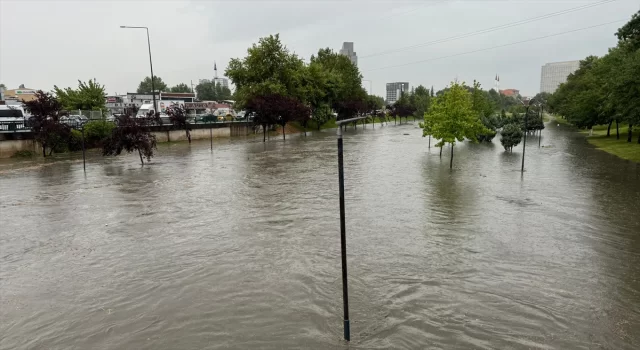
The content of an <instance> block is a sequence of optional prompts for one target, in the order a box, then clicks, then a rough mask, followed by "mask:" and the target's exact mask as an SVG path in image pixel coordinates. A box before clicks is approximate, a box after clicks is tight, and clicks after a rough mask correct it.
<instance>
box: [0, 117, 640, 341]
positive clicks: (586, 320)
mask: <svg viewBox="0 0 640 350" xmlns="http://www.w3.org/2000/svg"><path fill="white" fill-rule="evenodd" d="M416 126H417V124H411V123H409V124H407V125H402V126H397V127H396V126H393V125H388V126H384V127H380V126H376V128H375V129H372V128H367V129H366V130H363V129H362V128H361V127H358V129H356V130H354V129H352V128H349V129H348V130H347V131H346V132H345V174H346V179H345V180H346V198H347V208H346V209H347V235H348V239H347V242H348V247H347V249H348V254H349V268H350V270H349V271H350V296H351V314H352V332H353V334H352V339H353V342H352V343H351V345H350V346H349V347H350V348H362V349H372V348H380V349H386V348H424V347H437V348H447V349H468V348H487V349H489V348H491V349H493V348H548V349H582V348H599V347H601V348H615V349H634V348H636V347H637V345H638V343H639V342H640V338H639V335H638V333H637V332H635V330H636V329H640V313H639V312H638V311H637V305H638V303H639V302H640V299H639V298H640V297H639V295H640V282H639V281H640V277H639V276H640V238H639V236H638V234H637V233H638V232H640V221H638V219H637V215H636V213H638V212H640V203H639V202H640V201H638V200H637V199H638V198H640V169H639V168H638V166H637V165H635V164H633V163H629V162H624V161H620V160H618V159H615V158H613V157H611V156H609V155H606V154H604V153H602V152H599V151H596V150H594V149H592V148H591V147H590V146H588V145H587V144H586V143H585V142H584V139H583V137H582V136H580V135H577V134H575V133H572V132H569V131H568V130H566V129H564V128H557V127H548V128H547V129H545V131H544V135H543V140H542V141H543V142H542V144H543V145H545V146H548V147H541V148H538V147H537V145H535V143H536V142H537V140H536V138H529V139H528V141H529V143H528V147H527V159H526V163H525V166H526V170H527V171H526V173H525V175H524V176H523V177H521V175H520V171H519V170H520V161H521V158H520V156H521V151H522V146H519V147H517V148H515V149H514V152H513V154H510V153H505V152H503V149H502V147H501V145H500V144H499V138H496V139H494V142H493V143H492V144H468V143H464V144H459V145H457V146H456V148H455V157H454V169H453V171H451V170H449V168H448V165H449V164H448V163H449V152H450V151H449V149H448V147H447V149H445V150H444V152H443V157H442V159H440V157H439V149H437V148H432V149H431V150H429V149H427V140H426V139H424V138H422V137H420V136H421V131H420V130H419V129H418V128H416ZM406 134H408V135H406ZM260 141H261V136H258V137H256V138H251V137H249V138H247V139H216V140H214V143H215V144H214V150H213V152H212V151H211V150H210V149H209V142H208V141H202V142H200V141H196V142H194V143H193V144H192V145H190V146H189V145H188V144H185V143H178V144H167V145H160V146H159V149H158V155H157V157H155V158H154V159H153V160H152V162H151V163H150V164H147V165H145V166H140V165H139V164H138V159H137V155H129V156H126V155H125V156H122V157H115V158H106V159H105V158H102V157H100V156H99V154H90V155H89V159H88V163H87V176H86V178H85V176H84V172H83V171H82V161H81V160H78V159H76V158H73V157H70V158H69V159H61V160H58V161H56V162H50V161H47V162H34V163H22V162H21V163H19V164H18V165H15V164H12V165H7V164H9V163H7V161H3V163H2V169H3V170H2V172H1V173H0V191H1V193H2V202H1V203H0V210H2V215H3V218H5V217H6V216H7V213H8V216H9V217H10V218H11V219H10V220H6V219H5V220H4V221H3V225H1V226H0V247H2V248H1V250H0V259H1V261H0V298H1V299H0V302H1V303H2V320H3V322H2V323H0V334H1V336H0V344H1V347H2V348H7V349H12V348H42V347H46V348H68V347H73V346H76V347H79V348H92V349H111V348H136V349H175V348H261V349H265V348H266V349H268V348H274V349H275V348H278V349H279V348H299V347H304V348H342V347H344V348H347V346H346V345H344V343H343V342H342V341H341V340H340V338H341V334H342V329H341V326H342V323H341V315H342V300H341V279H340V260H339V256H340V247H339V225H338V200H337V187H338V186H337V185H338V184H337V170H336V164H337V157H336V149H335V147H336V146H335V145H336V139H335V131H321V132H313V133H309V135H308V136H307V137H306V138H305V137H304V136H291V137H287V140H286V141H282V140H281V139H280V138H277V139H272V140H271V141H270V142H267V143H262V142H260ZM432 144H435V140H432ZM16 168H17V170H16Z"/></svg>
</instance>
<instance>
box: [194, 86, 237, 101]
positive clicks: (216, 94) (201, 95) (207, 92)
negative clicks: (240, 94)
mask: <svg viewBox="0 0 640 350" xmlns="http://www.w3.org/2000/svg"><path fill="white" fill-rule="evenodd" d="M196 94H197V96H198V99H199V100H201V101H223V100H230V99H231V90H229V88H228V87H225V86H222V85H221V84H220V83H214V82H213V81H204V82H202V83H200V84H198V85H196Z"/></svg>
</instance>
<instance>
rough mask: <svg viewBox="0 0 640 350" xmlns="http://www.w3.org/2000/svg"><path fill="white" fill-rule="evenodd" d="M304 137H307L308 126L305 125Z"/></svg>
mask: <svg viewBox="0 0 640 350" xmlns="http://www.w3.org/2000/svg"><path fill="white" fill-rule="evenodd" d="M304 136H307V125H306V124H305V125H304Z"/></svg>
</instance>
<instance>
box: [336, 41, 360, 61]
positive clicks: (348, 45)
mask: <svg viewBox="0 0 640 350" xmlns="http://www.w3.org/2000/svg"><path fill="white" fill-rule="evenodd" d="M340 54H341V55H345V56H347V57H349V59H350V60H351V63H353V64H354V65H356V66H357V65H358V55H356V53H355V51H353V43H352V42H348V41H345V42H343V43H342V49H340Z"/></svg>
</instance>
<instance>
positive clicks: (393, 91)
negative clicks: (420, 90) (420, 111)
mask: <svg viewBox="0 0 640 350" xmlns="http://www.w3.org/2000/svg"><path fill="white" fill-rule="evenodd" d="M403 92H409V83H407V82H395V83H387V98H386V101H387V104H394V103H395V102H396V101H398V99H399V98H400V96H401V95H402V93H403Z"/></svg>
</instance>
